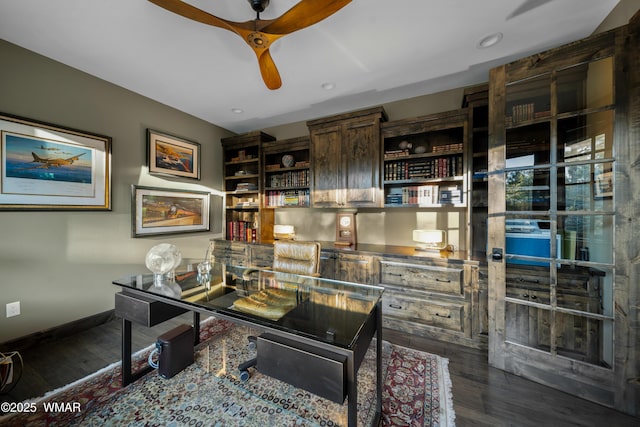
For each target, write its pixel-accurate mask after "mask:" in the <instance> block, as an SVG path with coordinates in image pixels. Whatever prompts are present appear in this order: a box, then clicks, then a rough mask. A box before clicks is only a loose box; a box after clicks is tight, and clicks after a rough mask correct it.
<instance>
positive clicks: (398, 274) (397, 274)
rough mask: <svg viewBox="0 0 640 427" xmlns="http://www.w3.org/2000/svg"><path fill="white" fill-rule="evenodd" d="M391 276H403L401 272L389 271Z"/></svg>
mask: <svg viewBox="0 0 640 427" xmlns="http://www.w3.org/2000/svg"><path fill="white" fill-rule="evenodd" d="M387 274H388V275H389V276H396V277H402V274H401V273H387Z"/></svg>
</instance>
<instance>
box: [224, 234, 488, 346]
mask: <svg viewBox="0 0 640 427" xmlns="http://www.w3.org/2000/svg"><path fill="white" fill-rule="evenodd" d="M212 245H213V247H214V249H213V253H214V255H215V256H216V257H220V258H219V259H221V260H223V261H226V262H230V261H233V262H235V263H236V264H238V265H253V266H260V267H270V266H271V265H272V264H273V245H272V244H256V243H244V242H230V241H227V240H213V241H212ZM359 247H360V248H362V249H358V250H349V251H344V250H342V249H336V248H333V247H331V245H328V247H326V246H323V249H322V251H321V252H320V276H322V277H324V278H327V279H336V280H342V281H347V282H354V283H361V284H367V285H379V286H383V287H384V288H385V291H384V294H383V299H382V307H383V308H382V310H383V323H384V326H385V328H390V329H395V330H398V331H404V332H407V333H411V334H416V335H420V336H424V337H430V338H434V339H439V340H444V341H449V342H454V343H457V344H461V345H465V346H470V347H475V348H487V333H486V330H487V311H486V298H482V289H484V295H486V276H485V285H484V287H483V286H482V285H481V284H479V282H478V279H479V274H478V262H476V261H468V260H464V259H461V258H455V259H447V258H438V257H434V258H430V257H416V256H414V255H413V254H414V253H415V252H414V249H413V248H409V247H401V246H387V247H382V248H381V247H380V246H378V245H374V246H372V247H368V246H367V245H359ZM385 249H386V250H387V251H388V252H385ZM398 254H402V255H398ZM480 301H484V305H483V303H481V302H480Z"/></svg>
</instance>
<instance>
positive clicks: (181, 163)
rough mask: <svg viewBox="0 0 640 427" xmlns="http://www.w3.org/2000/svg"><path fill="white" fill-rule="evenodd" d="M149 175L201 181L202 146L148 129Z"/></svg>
mask: <svg viewBox="0 0 640 427" xmlns="http://www.w3.org/2000/svg"><path fill="white" fill-rule="evenodd" d="M147 157H148V158H147V164H148V165H149V173H150V174H156V175H171V176H174V177H182V178H191V179H200V144H198V143H197V142H193V141H189V140H186V139H183V138H178V137H177V136H172V135H169V134H166V133H162V132H158V131H155V130H152V129H147Z"/></svg>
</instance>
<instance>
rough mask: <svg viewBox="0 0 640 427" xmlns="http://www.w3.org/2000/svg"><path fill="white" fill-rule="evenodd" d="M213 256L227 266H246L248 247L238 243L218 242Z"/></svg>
mask: <svg viewBox="0 0 640 427" xmlns="http://www.w3.org/2000/svg"><path fill="white" fill-rule="evenodd" d="M213 255H214V256H215V257H216V259H217V260H220V261H222V262H224V263H227V264H235V265H244V263H245V260H246V255H247V245H246V244H245V243H236V242H230V241H225V242H216V243H215V245H214V247H213Z"/></svg>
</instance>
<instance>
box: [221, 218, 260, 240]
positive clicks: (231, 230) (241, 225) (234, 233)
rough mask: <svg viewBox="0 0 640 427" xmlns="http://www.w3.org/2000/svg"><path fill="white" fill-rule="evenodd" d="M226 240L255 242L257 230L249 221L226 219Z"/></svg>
mask: <svg viewBox="0 0 640 427" xmlns="http://www.w3.org/2000/svg"><path fill="white" fill-rule="evenodd" d="M227 240H237V241H241V242H255V241H257V240H258V230H256V229H255V228H253V223H251V222H249V221H228V222H227Z"/></svg>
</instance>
